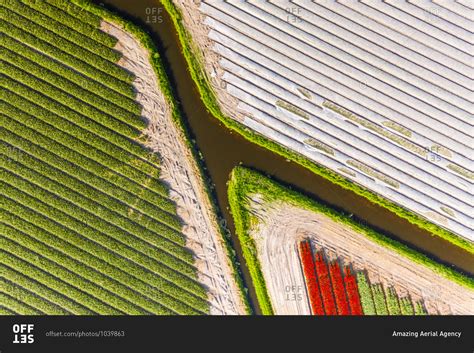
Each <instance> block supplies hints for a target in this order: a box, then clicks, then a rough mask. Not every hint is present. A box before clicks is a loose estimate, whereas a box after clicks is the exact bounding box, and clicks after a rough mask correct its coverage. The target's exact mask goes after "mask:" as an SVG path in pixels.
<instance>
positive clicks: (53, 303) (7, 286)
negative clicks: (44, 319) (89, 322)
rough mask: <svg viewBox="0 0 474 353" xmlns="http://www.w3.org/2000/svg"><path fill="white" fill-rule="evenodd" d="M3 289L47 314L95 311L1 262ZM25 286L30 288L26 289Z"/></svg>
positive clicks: (85, 313)
mask: <svg viewBox="0 0 474 353" xmlns="http://www.w3.org/2000/svg"><path fill="white" fill-rule="evenodd" d="M0 272H1V273H2V277H3V278H0V283H1V288H2V291H4V292H5V293H7V294H8V295H9V296H11V297H12V298H14V299H15V300H18V301H20V302H22V303H25V304H26V305H28V306H30V307H32V308H34V310H38V311H41V312H42V313H45V314H47V315H71V314H82V315H92V314H94V312H93V311H90V310H89V309H86V308H83V307H82V306H80V305H78V304H77V303H75V302H73V301H70V300H67V299H66V298H65V297H63V296H62V295H61V294H59V293H57V292H55V291H53V290H51V289H50V288H48V287H47V286H45V285H43V284H41V283H39V282H37V281H35V280H32V279H30V278H28V277H26V276H25V275H23V274H21V273H19V272H17V271H14V270H13V269H11V268H10V267H7V266H5V265H3V264H2V263H0ZM25 288H28V290H27V289H25Z"/></svg>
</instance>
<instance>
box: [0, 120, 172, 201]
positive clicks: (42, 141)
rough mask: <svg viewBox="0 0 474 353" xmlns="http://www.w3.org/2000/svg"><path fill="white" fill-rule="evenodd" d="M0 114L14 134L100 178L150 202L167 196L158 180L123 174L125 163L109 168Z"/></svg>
mask: <svg viewBox="0 0 474 353" xmlns="http://www.w3.org/2000/svg"><path fill="white" fill-rule="evenodd" d="M0 115H2V121H0V126H2V127H5V128H7V129H8V130H10V131H11V132H12V133H14V134H21V135H22V136H21V137H22V138H24V139H27V140H28V141H29V142H31V143H34V144H36V145H39V146H41V147H43V148H45V149H47V150H48V151H52V152H51V153H53V154H55V155H56V156H58V157H61V158H62V159H65V160H67V161H69V162H71V163H73V164H76V165H77V166H79V167H81V168H83V169H85V170H86V171H89V172H91V173H93V174H95V175H97V176H99V177H101V178H104V179H107V180H108V181H111V182H112V183H114V184H115V183H117V184H118V185H119V186H121V187H123V188H125V189H126V190H129V191H132V190H134V191H135V193H136V194H138V195H140V196H142V195H143V198H144V199H145V200H147V201H150V202H152V201H153V200H156V201H158V205H159V204H160V200H161V199H163V198H166V197H167V190H166V188H165V187H164V185H162V184H160V183H159V180H157V179H152V178H150V177H147V176H146V175H145V176H142V177H141V179H138V180H133V179H131V178H130V177H127V176H126V175H125V174H126V173H125V172H126V171H127V168H126V165H123V164H122V165H119V168H116V169H117V171H114V170H111V169H109V168H107V167H105V166H104V165H102V164H101V163H98V162H96V161H94V160H92V159H90V158H88V157H85V156H83V155H82V154H80V153H79V152H76V151H74V150H72V149H71V148H69V147H66V146H64V145H61V144H59V143H58V142H56V141H54V140H52V139H50V138H48V137H46V136H44V135H42V134H40V133H37V132H35V131H34V130H33V129H30V128H28V127H26V125H24V124H21V123H18V122H17V121H15V120H13V119H11V118H9V117H7V116H5V115H3V114H1V113H0ZM9 138H14V136H9ZM121 166H123V168H121ZM121 169H123V170H121ZM124 171H125V172H124ZM152 182H153V183H152ZM120 183H122V185H120ZM165 202H166V201H165ZM161 203H162V202H161Z"/></svg>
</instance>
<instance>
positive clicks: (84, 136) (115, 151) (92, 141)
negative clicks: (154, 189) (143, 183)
mask: <svg viewBox="0 0 474 353" xmlns="http://www.w3.org/2000/svg"><path fill="white" fill-rule="evenodd" d="M5 95H6V92H5V91H1V92H0V97H2V98H5V97H4V96H5ZM10 95H11V98H12V100H11V101H15V102H16V103H17V106H20V107H21V108H20V109H19V108H17V107H15V106H13V105H10V104H9V103H6V102H5V101H4V100H0V111H1V112H3V113H4V114H5V115H9V116H13V117H14V118H15V120H18V121H20V122H21V123H23V124H25V125H27V126H30V127H32V128H34V129H38V131H48V133H49V134H48V135H47V136H49V137H51V138H52V139H54V140H56V141H57V140H59V141H67V142H68V143H69V144H68V145H69V146H78V145H81V146H82V147H81V148H79V147H76V148H75V150H79V151H81V152H82V153H83V154H84V155H86V156H88V157H91V158H92V159H95V158H94V157H93V156H94V155H95V154H100V155H106V156H107V159H110V161H109V163H110V162H112V161H113V160H118V161H119V162H122V163H126V164H128V165H130V166H133V167H135V168H136V169H137V171H139V172H140V173H143V174H146V175H148V176H149V177H157V174H158V172H159V166H158V165H152V164H149V163H147V162H145V161H144V160H143V159H140V158H136V156H134V155H132V154H131V153H129V152H127V151H125V150H123V149H122V148H120V147H119V146H117V145H115V144H113V143H111V142H109V141H107V140H105V139H103V138H101V137H99V136H97V135H95V134H93V133H91V132H89V131H87V130H85V129H83V128H81V127H80V126H77V125H75V124H73V123H71V122H70V121H68V120H66V119H62V118H61V117H60V116H58V115H56V114H54V113H51V112H49V111H47V110H45V109H44V108H42V107H40V106H38V105H35V104H33V103H31V102H29V101H28V100H26V99H24V98H22V97H20V96H18V95H16V94H15V93H10ZM71 142H73V143H71ZM86 146H87V147H86ZM117 164H118V163H117V162H115V163H112V165H114V166H116V165H117ZM122 168H123V166H122ZM132 175H133V173H132Z"/></svg>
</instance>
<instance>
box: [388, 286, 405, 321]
mask: <svg viewBox="0 0 474 353" xmlns="http://www.w3.org/2000/svg"><path fill="white" fill-rule="evenodd" d="M386 294H387V295H386V301H387V308H388V312H389V314H390V315H400V314H401V313H402V312H401V310H400V304H399V303H398V295H397V292H396V291H395V289H394V288H393V287H389V288H388V290H387V292H386Z"/></svg>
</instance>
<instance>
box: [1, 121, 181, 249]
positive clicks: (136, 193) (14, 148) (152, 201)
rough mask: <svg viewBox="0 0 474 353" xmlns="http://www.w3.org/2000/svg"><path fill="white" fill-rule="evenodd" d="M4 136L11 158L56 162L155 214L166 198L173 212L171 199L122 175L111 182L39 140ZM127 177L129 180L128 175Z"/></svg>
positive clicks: (34, 163)
mask: <svg viewBox="0 0 474 353" xmlns="http://www.w3.org/2000/svg"><path fill="white" fill-rule="evenodd" d="M2 116H3V115H2ZM4 119H7V118H6V117H4ZM3 140H4V141H2V143H1V144H0V146H1V149H2V151H3V152H2V153H4V154H6V155H7V156H8V157H9V158H11V159H14V160H17V161H19V162H22V163H23V164H28V163H32V167H33V166H34V167H35V168H37V169H39V171H41V170H43V168H47V166H48V165H50V166H53V167H55V168H56V170H62V171H63V173H64V174H67V175H69V176H71V177H73V178H77V179H79V180H80V181H81V182H83V183H84V184H86V185H89V186H91V187H92V188H95V189H98V190H100V191H103V192H104V193H106V194H108V195H109V196H111V197H114V198H117V199H119V200H126V201H123V202H125V203H127V204H129V205H131V206H132V207H133V208H135V209H138V210H139V211H141V212H144V213H146V214H148V215H154V214H155V213H156V212H157V210H156V209H155V208H157V207H158V206H156V205H160V204H163V201H166V203H165V204H164V205H165V206H166V207H162V208H163V209H165V210H167V211H168V212H172V213H173V214H174V211H173V209H172V205H169V207H168V206H167V205H168V202H169V201H168V200H166V199H163V198H161V197H150V196H154V195H153V194H151V195H150V196H149V195H147V194H146V193H144V192H143V190H142V188H141V187H139V186H136V187H134V188H133V187H128V188H124V185H121V180H122V179H120V178H115V179H114V178H110V179H109V180H111V181H112V182H109V181H108V180H106V179H104V178H102V177H100V173H99V176H98V175H95V174H93V173H91V172H88V171H87V170H84V169H82V168H80V167H79V166H77V165H76V164H73V163H71V162H69V161H68V160H65V159H63V158H60V157H58V156H57V155H55V154H54V153H52V152H49V151H48V150H46V149H44V148H41V147H39V146H37V145H36V144H33V143H31V142H30V141H28V140H25V139H24V138H21V137H19V136H17V135H15V134H13V133H11V134H8V135H7V136H5V138H4V139H3ZM7 142H8V144H7ZM33 157H34V158H33ZM39 161H41V162H43V164H44V167H42V166H41V163H40V162H39ZM124 180H125V181H126V180H128V179H124ZM135 185H136V184H134V183H131V186H135ZM76 187H78V188H79V190H81V188H80V183H77V186H76ZM168 208H169V209H168ZM173 234H174V233H171V232H170V234H169V235H170V236H172V235H173ZM181 238H182V237H181V236H179V237H177V236H174V237H172V239H173V241H175V242H178V243H181V244H183V243H184V240H183V239H181Z"/></svg>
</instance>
